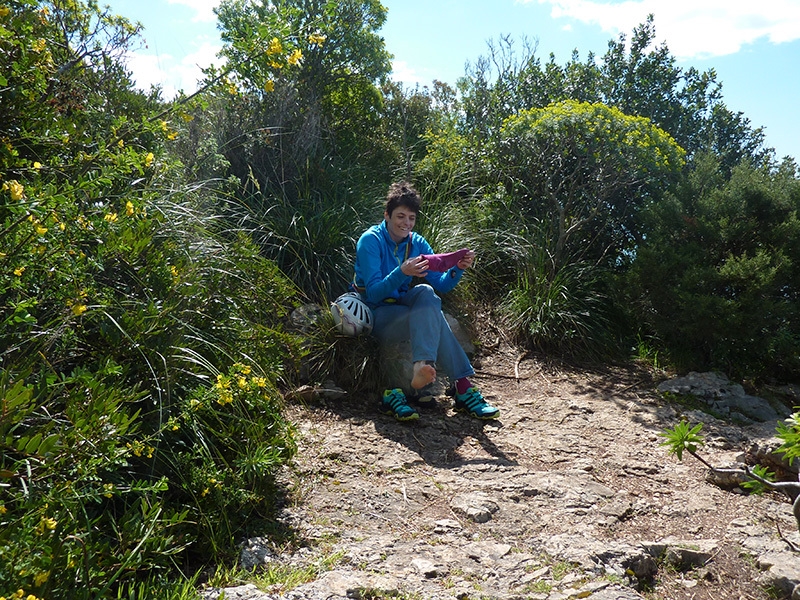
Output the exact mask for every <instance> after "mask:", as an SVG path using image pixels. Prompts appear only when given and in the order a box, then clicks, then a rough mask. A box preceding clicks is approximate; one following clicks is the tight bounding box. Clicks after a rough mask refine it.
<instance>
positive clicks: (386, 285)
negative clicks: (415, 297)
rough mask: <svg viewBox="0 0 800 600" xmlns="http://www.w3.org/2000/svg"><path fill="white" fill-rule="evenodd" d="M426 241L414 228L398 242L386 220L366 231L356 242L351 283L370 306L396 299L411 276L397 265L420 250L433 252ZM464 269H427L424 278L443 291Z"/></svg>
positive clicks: (456, 279)
mask: <svg viewBox="0 0 800 600" xmlns="http://www.w3.org/2000/svg"><path fill="white" fill-rule="evenodd" d="M433 253H434V252H433V249H432V248H431V245H430V244H429V243H428V241H427V240H426V239H425V238H424V237H422V236H421V235H419V234H417V233H414V232H413V231H412V232H411V233H410V234H409V235H408V236H407V237H406V238H405V239H404V240H402V241H401V242H399V243H397V242H395V241H394V240H393V239H392V237H391V236H390V235H389V230H388V229H387V228H386V221H381V223H380V224H379V225H373V226H372V227H370V228H369V229H367V231H365V232H364V233H363V234H362V235H361V237H360V238H359V240H358V244H356V266H355V271H356V273H355V279H354V282H353V283H354V287H355V289H356V290H357V291H359V292H360V293H361V295H362V296H363V297H364V299H365V300H366V303H367V305H369V306H370V307H371V308H375V307H376V306H379V305H380V304H381V303H383V302H388V303H391V302H395V301H397V300H398V299H399V298H400V297H402V296H404V295H405V294H406V292H408V289H409V287H410V286H411V281H412V279H413V278H412V277H411V276H409V275H406V274H404V273H403V272H402V271H401V270H400V265H402V264H403V262H404V261H405V260H407V259H409V258H414V257H415V256H419V255H420V254H433ZM463 274H464V271H463V270H461V269H459V268H458V267H453V268H451V269H448V270H447V271H445V272H444V273H436V272H432V271H428V272H427V273H426V274H425V282H426V283H428V284H430V286H431V287H432V288H433V289H435V290H436V291H437V292H440V293H446V292H449V291H450V290H452V289H453V288H454V287H455V286H456V284H457V283H458V282H459V281H461V276H462V275H463Z"/></svg>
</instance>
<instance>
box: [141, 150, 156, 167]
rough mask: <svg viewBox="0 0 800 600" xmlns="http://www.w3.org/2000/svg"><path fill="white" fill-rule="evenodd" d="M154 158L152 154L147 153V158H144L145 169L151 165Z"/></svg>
mask: <svg viewBox="0 0 800 600" xmlns="http://www.w3.org/2000/svg"><path fill="white" fill-rule="evenodd" d="M154 158H155V156H153V153H152V152H148V153H147V156H145V157H144V166H145V167H149V166H150V165H152V164H153V159H154Z"/></svg>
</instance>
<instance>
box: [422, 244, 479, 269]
mask: <svg viewBox="0 0 800 600" xmlns="http://www.w3.org/2000/svg"><path fill="white" fill-rule="evenodd" d="M467 252H469V250H468V249H467V248H462V249H461V250H456V251H455V252H448V253H447V254H423V255H422V258H424V259H425V260H427V261H428V270H429V271H436V272H437V273H444V272H445V271H447V269H450V268H451V267H455V266H456V265H457V264H458V263H459V261H460V260H461V259H462V258H464V256H465V255H466V254H467Z"/></svg>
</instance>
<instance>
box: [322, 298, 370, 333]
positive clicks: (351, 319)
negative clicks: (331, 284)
mask: <svg viewBox="0 0 800 600" xmlns="http://www.w3.org/2000/svg"><path fill="white" fill-rule="evenodd" d="M331 314H332V315H333V322H334V323H335V324H336V329H338V330H339V331H340V332H341V333H344V334H345V335H349V336H352V337H355V336H357V335H361V334H362V333H369V332H370V331H372V325H373V323H374V318H373V316H372V311H371V310H370V309H369V306H367V305H366V304H364V302H363V301H362V300H361V296H360V295H359V294H358V293H356V292H347V293H346V294H342V295H341V296H339V297H338V298H337V299H336V300H334V301H333V302H331Z"/></svg>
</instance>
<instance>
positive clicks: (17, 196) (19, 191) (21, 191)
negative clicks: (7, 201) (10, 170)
mask: <svg viewBox="0 0 800 600" xmlns="http://www.w3.org/2000/svg"><path fill="white" fill-rule="evenodd" d="M3 190H4V191H5V190H8V193H9V194H11V199H12V200H13V201H14V202H16V201H17V200H22V197H23V196H24V195H25V187H24V186H23V185H22V184H21V183H20V182H19V181H17V180H16V179H12V180H11V181H6V182H5V183H4V184H3Z"/></svg>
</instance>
